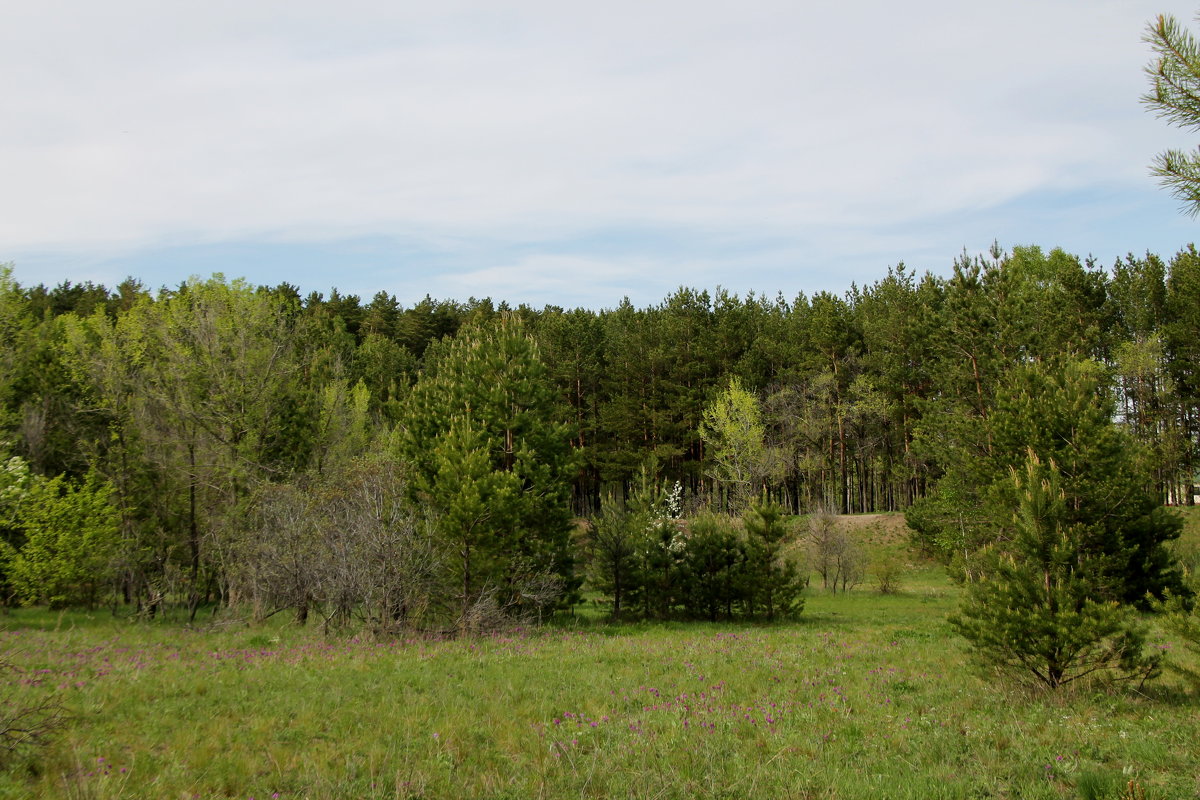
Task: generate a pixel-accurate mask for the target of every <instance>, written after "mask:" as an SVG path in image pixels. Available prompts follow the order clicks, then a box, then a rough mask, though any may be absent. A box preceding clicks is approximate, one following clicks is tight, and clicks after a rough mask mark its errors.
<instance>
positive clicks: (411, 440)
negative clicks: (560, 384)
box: [398, 318, 576, 608]
mask: <svg viewBox="0 0 1200 800" xmlns="http://www.w3.org/2000/svg"><path fill="white" fill-rule="evenodd" d="M565 416H566V414H565V410H564V409H563V407H562V404H561V402H560V401H559V399H558V397H556V396H555V393H554V390H553V388H552V387H551V385H550V383H549V381H548V379H547V376H546V369H545V366H544V365H543V364H542V362H541V359H540V357H539V355H538V350H537V345H536V344H535V342H534V341H533V340H532V339H531V338H530V337H529V336H528V335H527V334H526V333H525V331H524V328H523V326H522V325H521V324H520V322H519V321H518V320H516V319H514V318H508V319H504V320H502V321H501V322H500V323H499V324H497V325H495V326H494V327H489V328H477V329H473V330H469V331H465V332H464V333H463V334H462V335H460V336H459V337H458V338H456V339H453V340H445V341H444V342H443V344H442V345H441V346H440V347H439V348H437V351H436V358H435V359H434V360H432V361H431V362H430V363H428V364H427V365H426V370H425V372H424V373H423V374H422V375H421V377H420V378H419V379H418V380H417V383H416V385H415V386H414V387H413V389H412V392H411V394H410V395H409V397H408V398H407V400H406V403H405V408H404V415H403V421H402V426H401V431H400V436H399V439H398V447H399V452H400V454H401V455H402V457H403V458H404V459H405V460H406V461H407V462H409V463H411V464H412V466H413V472H412V481H411V484H410V491H411V493H412V496H413V498H414V499H416V500H418V501H420V502H423V503H427V504H428V506H429V508H430V509H431V510H432V511H433V512H434V514H435V516H436V518H437V520H438V523H437V524H438V526H439V529H440V531H441V533H442V535H443V537H444V538H445V540H446V542H447V543H449V544H450V546H451V547H452V549H453V550H454V551H455V552H456V555H457V557H456V564H457V567H456V569H457V574H458V584H459V585H460V586H461V596H460V600H461V602H462V604H463V607H464V608H466V607H468V606H469V605H470V604H471V603H473V602H475V600H477V599H478V598H479V597H480V596H481V594H483V593H484V592H486V591H489V590H501V591H503V592H504V593H505V595H506V597H508V598H519V596H520V595H521V593H522V588H521V587H522V585H523V584H524V583H528V582H531V581H532V582H536V581H538V580H540V577H539V576H546V575H553V576H558V577H559V578H560V579H562V580H563V581H564V582H565V584H566V586H567V588H568V589H570V588H573V586H574V585H575V584H574V571H573V562H572V557H571V554H570V550H569V532H570V519H571V515H570V506H569V489H570V482H571V478H572V477H573V474H574V471H575V468H576V459H575V455H574V453H573V451H572V449H571V438H572V430H571V428H570V426H569V425H568V424H566V423H565V422H564V421H563V419H564V417H565Z"/></svg>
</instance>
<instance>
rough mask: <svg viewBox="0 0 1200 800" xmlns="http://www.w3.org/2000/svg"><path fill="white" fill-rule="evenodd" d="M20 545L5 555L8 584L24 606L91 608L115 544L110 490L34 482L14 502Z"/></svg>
mask: <svg viewBox="0 0 1200 800" xmlns="http://www.w3.org/2000/svg"><path fill="white" fill-rule="evenodd" d="M16 510H17V513H16V517H17V519H16V523H17V526H18V529H19V531H20V534H21V538H22V540H23V541H22V542H21V544H20V546H19V547H18V548H11V547H10V548H9V551H8V559H7V561H8V579H9V582H10V583H11V585H12V587H13V591H14V593H15V595H16V597H17V598H18V599H19V600H21V601H22V602H24V603H38V602H41V603H48V604H50V605H51V606H64V605H71V604H87V605H93V604H95V602H96V599H97V597H98V596H99V594H100V591H101V588H102V587H103V586H104V585H105V584H106V583H108V582H109V581H110V580H111V577H112V574H113V558H114V556H115V555H116V552H117V548H118V546H119V544H120V538H119V528H118V525H119V521H120V516H119V514H118V513H117V509H116V508H115V507H114V506H113V504H112V486H110V485H109V484H108V483H106V482H103V481H101V480H100V479H99V478H98V476H96V475H95V474H94V473H93V474H91V475H89V476H88V478H87V480H85V481H84V482H82V483H74V482H69V481H67V480H65V479H64V478H62V477H61V476H59V477H56V478H49V479H45V478H42V479H36V480H33V481H31V482H30V484H29V488H28V490H27V491H26V492H25V493H24V496H23V497H21V498H20V500H19V502H18V503H17V509H16Z"/></svg>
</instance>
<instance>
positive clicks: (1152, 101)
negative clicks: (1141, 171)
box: [1142, 14, 1200, 216]
mask: <svg viewBox="0 0 1200 800" xmlns="http://www.w3.org/2000/svg"><path fill="white" fill-rule="evenodd" d="M1143 40H1144V41H1145V42H1146V43H1147V44H1149V45H1150V46H1151V48H1152V49H1153V50H1154V60H1153V61H1151V62H1150V63H1149V64H1148V65H1147V66H1146V74H1147V75H1148V76H1149V78H1150V82H1151V89H1150V91H1149V92H1147V93H1146V94H1144V95H1142V102H1143V103H1144V104H1145V105H1146V106H1147V107H1148V108H1149V109H1150V110H1151V111H1153V112H1154V113H1155V115H1156V116H1158V117H1159V118H1162V119H1165V120H1167V121H1168V122H1170V123H1171V124H1172V125H1176V126H1178V127H1180V128H1183V129H1185V130H1189V131H1196V130H1200V42H1198V41H1197V40H1196V37H1195V36H1194V35H1193V34H1192V33H1191V32H1190V31H1188V30H1187V29H1186V28H1184V27H1183V26H1182V25H1181V24H1180V23H1179V22H1178V21H1177V20H1176V19H1175V18H1174V17H1172V16H1170V15H1167V14H1160V15H1159V16H1158V18H1157V19H1156V20H1155V21H1154V22H1153V23H1151V24H1150V25H1149V26H1147V28H1146V33H1145V36H1144V37H1143ZM1151 172H1152V173H1153V174H1154V175H1155V176H1156V177H1157V178H1158V179H1159V182H1160V183H1162V185H1163V186H1165V187H1166V188H1167V189H1168V190H1169V191H1170V192H1171V194H1173V195H1174V196H1175V198H1176V199H1178V200H1179V201H1180V202H1181V203H1182V204H1183V205H1182V208H1183V210H1184V211H1185V212H1186V213H1188V214H1190V215H1192V216H1195V215H1196V214H1197V213H1200V154H1196V153H1188V152H1185V151H1183V150H1178V149H1171V150H1165V151H1163V152H1162V153H1160V154H1159V155H1158V157H1157V158H1155V160H1154V164H1153V166H1152V168H1151Z"/></svg>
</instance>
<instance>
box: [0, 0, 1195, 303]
mask: <svg viewBox="0 0 1200 800" xmlns="http://www.w3.org/2000/svg"><path fill="white" fill-rule="evenodd" d="M1172 6H1173V7H1172ZM1191 10H1192V9H1191V8H1190V6H1187V5H1184V4H1182V3H1181V2H1173V3H1169V4H1166V5H1164V4H1162V3H1158V2H1151V1H1150V0H1146V2H1115V0H1110V1H1109V2H1098V3H1091V4H1088V6H1087V7H1086V8H1085V7H1081V6H1080V5H1079V4H1078V3H1075V2H1067V0H1058V2H1032V0H1020V1H1018V2H1012V3H1006V4H993V5H991V6H986V7H976V6H973V5H970V4H963V3H960V2H954V3H951V2H943V1H941V0H924V1H922V2H913V3H909V4H895V3H891V2H882V0H879V1H877V2H860V3H853V4H842V5H839V6H837V7H836V8H835V7H833V6H832V5H828V6H826V5H822V6H820V7H814V4H807V3H796V2H794V0H781V1H780V2H749V3H746V2H739V3H734V2H732V0H721V2H713V1H712V0H709V1H708V2H705V1H704V0H701V2H688V3H683V2H654V3H644V2H640V3H635V2H632V0H617V1H616V2H611V3H607V4H590V5H588V4H583V5H581V4H569V3H568V4H565V3H560V2H549V1H548V0H545V1H541V0H539V1H537V2H518V3H511V4H490V3H481V2H474V3H463V2H460V3H439V4H416V3H384V2H351V3H348V4H347V3H343V4H339V6H338V7H337V10H336V11H334V10H333V6H330V5H329V4H327V3H316V2H291V3H286V4H285V3H275V2H256V3H233V2H227V3H211V2H209V3H203V4H201V3H194V2H184V3H159V2H155V3H151V2H135V1H134V0H112V2H109V3H104V4H90V5H89V4H78V3H64V2H43V3H27V4H22V5H21V7H19V8H15V9H10V10H9V12H11V13H7V16H8V19H7V20H6V24H5V26H4V28H3V30H0V74H3V75H5V76H7V77H8V80H7V81H6V85H7V89H6V93H5V96H4V102H5V111H6V113H5V116H6V123H5V125H4V126H2V127H0V174H2V175H3V176H4V184H5V191H4V192H3V193H0V258H6V257H7V256H6V255H5V252H4V251H8V252H13V253H31V254H36V253H48V252H56V251H66V252H69V251H75V252H95V251H102V252H106V253H112V254H117V253H121V252H127V251H128V252H132V251H137V250H142V249H146V248H149V247H155V246H164V245H177V244H186V243H200V242H217V241H222V240H252V239H259V238H269V239H274V240H287V241H326V240H334V239H338V238H341V237H355V236H364V235H381V236H394V237H406V238H417V239H421V240H424V241H427V242H429V243H430V246H438V244H437V243H442V244H445V243H446V242H448V241H478V242H484V241H497V242H502V243H503V242H508V243H514V242H526V243H527V242H535V241H538V240H550V239H552V240H555V241H562V240H563V239H567V238H570V237H572V236H577V235H584V234H590V233H591V232H594V231H597V230H608V229H615V228H620V227H622V226H631V225H637V226H640V227H650V228H653V227H656V226H657V227H662V228H669V229H671V230H689V229H690V230H694V231H696V232H697V235H698V236H704V237H722V236H723V237H731V236H736V237H739V238H741V239H744V240H745V241H747V242H753V241H755V240H756V239H757V240H776V239H780V238H781V237H782V238H787V237H789V236H794V237H797V242H798V241H801V240H802V241H809V240H813V239H819V238H820V237H821V236H822V231H824V230H844V229H847V228H851V229H859V230H861V231H862V232H863V233H862V236H861V238H863V239H871V238H876V239H878V236H877V235H876V234H872V233H871V231H872V229H874V228H878V227H881V226H882V227H889V226H897V225H905V224H914V225H916V224H920V223H921V222H922V221H926V220H928V219H930V218H935V217H938V216H939V215H948V214H957V213H962V212H964V211H971V210H974V211H986V210H988V209H991V208H995V207H997V206H999V205H1002V204H1005V203H1009V202H1011V201H1013V200H1015V199H1018V198H1021V197H1023V196H1026V195H1029V194H1032V193H1037V192H1046V191H1068V190H1077V189H1081V188H1086V187H1088V186H1091V185H1093V184H1095V183H1097V182H1099V183H1105V184H1108V185H1128V186H1144V184H1145V182H1146V178H1145V177H1144V176H1145V167H1144V164H1145V163H1146V162H1147V161H1148V160H1149V158H1150V157H1151V155H1152V154H1153V153H1154V152H1155V151H1157V150H1158V149H1161V148H1162V147H1163V146H1166V144H1168V143H1170V137H1171V136H1172V134H1171V133H1170V131H1169V129H1167V128H1166V127H1165V126H1163V125H1162V124H1159V123H1157V122H1155V121H1154V120H1152V119H1150V118H1149V117H1148V115H1146V114H1144V113H1143V112H1142V110H1141V108H1140V107H1139V106H1138V104H1137V96H1138V94H1140V92H1141V91H1142V90H1143V84H1144V80H1143V78H1142V77H1141V74H1140V68H1141V66H1142V64H1143V63H1144V62H1145V61H1146V60H1147V58H1148V50H1147V48H1146V47H1145V46H1144V45H1143V44H1141V42H1140V41H1139V37H1140V34H1141V31H1142V28H1143V27H1144V25H1145V23H1146V22H1147V21H1148V20H1149V19H1151V18H1152V17H1153V16H1154V15H1155V14H1156V13H1158V12H1160V11H1168V12H1174V13H1176V14H1177V15H1179V16H1181V17H1184V18H1190V16H1191ZM948 235H949V236H950V238H951V239H952V240H953V239H954V235H953V233H950V234H948ZM850 238H853V237H850ZM961 238H962V236H961V235H960V236H959V239H960V240H961ZM797 242H792V243H791V244H790V245H786V246H785V247H784V248H783V251H782V252H793V251H795V250H796V249H797V248H799V247H801V245H799V244H798V243H797ZM829 247H830V248H832V247H833V245H832V244H830V245H829ZM899 257H903V254H900V255H899ZM899 257H898V258H899ZM654 258H656V259H660V260H661V266H659V267H657V268H656V269H657V270H658V272H660V273H670V271H671V270H672V269H673V267H672V266H671V260H670V255H669V254H656V255H655V256H654ZM898 258H896V259H892V260H893V261H894V260H898ZM539 259H541V260H539ZM547 259H549V260H552V259H553V256H551V255H550V254H549V253H547V254H543V255H542V256H540V257H533V258H531V259H530V260H528V261H525V262H522V263H523V266H519V267H514V268H513V269H517V270H518V271H520V270H528V269H534V272H535V273H538V275H539V276H540V279H541V280H547V281H551V282H553V280H554V274H553V271H550V272H547V271H545V270H542V272H540V273H539V272H538V270H540V269H541V267H540V266H538V265H540V264H544V263H546V260H547ZM589 259H591V260H589ZM576 266H578V268H579V269H580V270H581V271H582V272H583V273H586V274H587V275H589V276H591V278H589V279H590V280H594V281H595V282H596V285H597V286H608V285H609V284H610V283H612V281H611V280H609V279H610V278H612V277H613V276H612V275H610V274H609V270H613V269H615V270H617V271H618V272H617V274H618V275H619V274H620V272H619V270H620V269H622V267H621V266H620V264H619V263H618V264H616V266H613V262H611V261H608V260H606V259H604V258H602V257H600V256H594V257H590V256H589V257H582V260H581V261H580V262H578V263H577V265H576ZM883 266H885V265H881V266H880V269H882V268H883ZM689 268H690V267H689V262H688V259H687V258H682V259H680V260H679V261H678V269H680V272H679V274H678V276H677V277H676V278H674V279H673V280H671V281H668V282H669V283H673V284H675V283H679V282H686V281H687V280H688V273H687V272H686V271H684V270H687V269H689ZM485 274H487V275H489V276H491V277H492V278H495V279H496V280H497V281H499V283H498V284H497V285H502V284H503V281H504V280H505V279H504V276H503V275H500V274H496V273H491V272H489V273H485ZM514 274H516V273H514Z"/></svg>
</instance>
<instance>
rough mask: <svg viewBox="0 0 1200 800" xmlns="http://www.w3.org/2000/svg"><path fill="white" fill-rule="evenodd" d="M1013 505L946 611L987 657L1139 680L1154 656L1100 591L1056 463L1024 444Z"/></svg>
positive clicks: (1124, 613) (1040, 673)
mask: <svg viewBox="0 0 1200 800" xmlns="http://www.w3.org/2000/svg"><path fill="white" fill-rule="evenodd" d="M1011 480H1012V483H1013V488H1014V489H1015V490H1016V495H1017V509H1016V514H1015V519H1014V525H1013V526H1012V537H1011V540H1010V541H1009V542H1008V544H1007V546H1003V547H1002V546H1000V545H997V546H995V547H994V548H993V549H992V550H991V551H990V558H989V559H988V561H989V562H990V563H988V564H987V566H986V568H985V570H984V577H983V578H982V580H980V581H978V582H976V583H973V584H971V585H970V586H969V587H968V590H967V596H966V599H965V601H964V603H963V605H962V608H961V609H960V611H959V613H958V614H957V615H956V616H954V617H952V618H951V619H950V622H951V625H953V626H954V627H955V628H956V629H957V630H958V632H959V633H960V634H961V635H962V636H964V637H965V638H966V639H967V641H968V642H970V644H971V645H972V647H974V648H975V651H976V653H977V655H978V656H979V657H980V658H981V659H982V660H983V661H984V662H985V663H988V664H991V665H995V666H998V667H1001V668H1004V669H1007V670H1010V671H1013V672H1017V673H1020V674H1025V675H1032V676H1033V678H1034V679H1035V680H1036V681H1037V682H1039V683H1041V684H1043V685H1045V686H1047V687H1049V688H1052V689H1053V688H1057V687H1059V686H1062V685H1064V684H1067V683H1070V682H1072V681H1075V680H1078V679H1080V678H1083V677H1085V676H1087V675H1091V674H1093V673H1101V672H1102V673H1107V674H1112V675H1116V676H1117V677H1119V678H1122V679H1134V678H1141V679H1143V680H1145V679H1148V678H1150V677H1153V676H1154V675H1156V674H1157V673H1158V660H1157V659H1156V658H1154V657H1149V656H1147V655H1145V654H1144V652H1143V633H1142V630H1141V628H1140V627H1139V626H1138V625H1137V624H1136V621H1135V620H1134V618H1133V616H1132V612H1131V611H1130V610H1129V609H1128V608H1125V607H1122V606H1120V605H1118V603H1116V602H1115V601H1104V600H1098V599H1097V598H1102V597H1104V592H1103V582H1104V567H1105V566H1106V565H1105V564H1102V563H1100V562H1101V561H1102V560H1103V559H1102V557H1098V556H1097V555H1096V554H1095V553H1094V551H1092V550H1090V549H1089V548H1088V547H1087V542H1088V540H1089V538H1091V537H1090V536H1089V532H1088V531H1087V530H1086V529H1085V526H1082V525H1079V524H1071V523H1070V522H1069V519H1070V515H1069V511H1068V508H1067V501H1066V494H1065V493H1064V491H1063V489H1062V478H1061V475H1060V473H1059V470H1058V467H1057V466H1056V465H1055V464H1054V462H1049V463H1046V464H1043V463H1042V462H1041V461H1040V460H1039V459H1038V458H1037V456H1036V455H1034V454H1033V452H1032V451H1030V453H1029V456H1028V458H1027V459H1026V463H1025V468H1024V470H1023V471H1021V472H1018V471H1016V470H1013V471H1012V477H1011Z"/></svg>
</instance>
